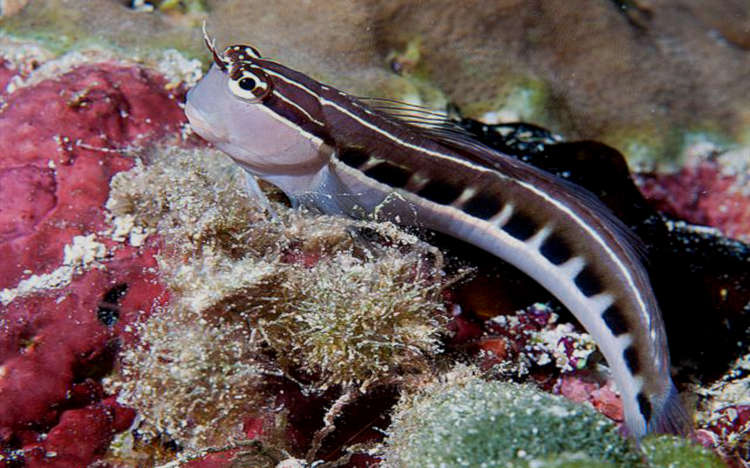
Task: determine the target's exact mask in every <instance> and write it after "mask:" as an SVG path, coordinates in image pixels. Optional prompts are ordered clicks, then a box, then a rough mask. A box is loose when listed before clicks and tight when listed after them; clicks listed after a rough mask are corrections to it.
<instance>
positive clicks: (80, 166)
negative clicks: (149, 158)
mask: <svg viewBox="0 0 750 468" xmlns="http://www.w3.org/2000/svg"><path fill="white" fill-rule="evenodd" d="M165 84H166V82H165V80H164V79H162V78H160V77H159V76H157V75H155V74H154V73H152V72H149V71H147V70H145V69H142V68H138V67H125V66H118V65H115V64H98V65H87V66H82V67H79V68H77V69H74V70H72V71H70V72H68V73H65V74H64V75H62V76H60V77H57V78H54V79H49V80H45V81H42V82H41V83H39V84H36V85H34V86H29V87H24V88H21V89H18V90H17V91H15V92H14V93H12V94H11V95H10V96H8V98H7V101H6V107H5V108H4V110H3V111H2V113H0V135H3V136H4V137H3V138H0V155H2V160H1V161H0V171H1V172H0V173H2V174H7V173H8V171H13V170H14V171H22V172H23V171H25V172H26V173H27V179H28V180H26V181H17V182H16V184H19V185H18V186H17V187H14V188H15V189H18V190H19V191H18V192H14V196H12V197H11V198H3V212H4V213H6V212H7V210H8V209H10V208H11V207H13V208H12V209H13V211H14V212H22V213H33V214H34V215H36V216H37V217H39V216H43V217H44V218H45V220H44V222H41V223H40V224H39V225H38V226H36V227H35V228H34V229H33V233H29V234H28V235H26V236H24V237H23V238H21V239H16V240H13V239H8V241H7V242H2V243H0V271H2V272H3V275H2V276H0V288H7V287H11V286H13V285H15V284H16V283H18V281H19V280H20V279H21V278H22V276H23V271H24V270H32V271H33V272H34V273H35V274H40V273H47V272H49V271H51V270H53V269H54V268H56V267H57V266H58V265H57V263H58V262H59V259H60V258H61V252H62V247H63V246H64V245H66V244H69V243H70V241H71V239H72V238H73V237H74V236H76V235H80V234H84V233H90V232H96V231H99V230H102V229H104V228H105V225H104V214H103V211H102V207H103V205H104V203H105V202H106V200H107V195H108V193H109V180H110V178H111V177H112V175H113V174H115V173H116V172H119V171H121V170H126V169H129V168H130V167H131V166H132V160H131V159H130V158H127V157H124V156H123V155H121V154H120V153H117V152H110V151H111V150H112V149H119V148H126V147H128V146H134V145H138V144H146V143H148V142H149V141H154V140H156V139H158V138H160V137H162V136H164V135H166V134H168V133H173V132H176V131H177V130H178V129H179V127H180V125H181V124H182V123H183V122H184V120H185V117H184V115H183V112H182V109H180V107H179V106H178V105H177V99H176V96H175V95H173V94H172V93H171V92H169V91H167V90H166V89H165ZM50 169H52V170H53V171H52V172H51V173H50V172H49V170H50ZM53 188H54V189H55V192H54V193H55V196H56V197H58V198H57V200H56V204H55V206H54V209H52V208H50V209H51V210H52V211H49V210H47V212H43V213H42V212H41V209H39V208H32V205H37V204H39V203H47V204H49V203H50V200H49V197H48V199H47V200H46V202H45V201H43V200H37V199H35V198H32V197H31V195H30V193H29V191H28V190H30V189H31V190H37V191H41V192H42V193H48V192H49V191H50V190H52V189H53ZM3 190H4V191H6V190H10V188H8V189H3ZM7 216H8V215H5V214H4V215H3V217H2V218H0V219H1V220H2V221H3V224H2V225H0V232H2V233H3V234H4V235H6V236H7V235H8V234H6V233H11V232H16V231H18V230H19V229H24V226H27V227H26V228H25V229H30V228H29V227H28V225H30V224H31V223H32V221H36V222H39V221H40V219H37V218H35V217H33V216H30V215H26V217H27V218H29V220H28V221H26V222H24V223H20V224H21V225H20V226H17V224H19V223H18V222H17V221H16V220H13V219H7Z"/></svg>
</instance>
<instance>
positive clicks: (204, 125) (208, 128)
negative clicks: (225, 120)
mask: <svg viewBox="0 0 750 468" xmlns="http://www.w3.org/2000/svg"><path fill="white" fill-rule="evenodd" d="M185 115H186V116H187V119H188V122H189V123H190V127H191V128H192V129H193V131H194V132H195V133H197V134H198V135H200V137H201V138H203V139H204V140H207V141H210V142H211V143H218V142H222V141H227V136H228V135H227V132H226V130H224V131H222V129H221V128H219V126H217V125H215V124H211V123H210V119H208V118H207V117H206V116H205V114H203V113H202V112H201V111H200V110H198V108H196V107H195V106H194V105H192V104H191V103H190V99H189V98H188V102H187V103H185Z"/></svg>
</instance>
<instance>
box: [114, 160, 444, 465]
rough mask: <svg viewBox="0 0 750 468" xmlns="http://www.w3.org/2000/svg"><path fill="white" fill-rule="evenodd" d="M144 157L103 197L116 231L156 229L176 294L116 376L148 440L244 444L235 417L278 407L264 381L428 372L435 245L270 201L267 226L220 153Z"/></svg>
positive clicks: (357, 379) (366, 379) (436, 323)
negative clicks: (235, 440) (272, 212)
mask: <svg viewBox="0 0 750 468" xmlns="http://www.w3.org/2000/svg"><path fill="white" fill-rule="evenodd" d="M147 159H148V160H149V161H148V163H147V164H138V165H136V167H134V168H133V169H132V170H130V171H128V172H123V173H120V174H118V175H117V176H116V177H115V178H113V181H112V184H111V186H112V192H111V195H110V200H109V201H108V203H107V208H108V209H109V210H110V213H111V217H112V223H113V225H114V226H115V229H114V231H115V232H114V234H113V235H114V236H115V238H117V239H119V240H126V239H131V240H132V238H133V235H132V233H133V232H138V233H141V234H142V235H149V234H151V233H157V234H159V235H160V242H161V245H162V249H161V254H160V256H159V267H160V271H161V274H162V280H163V281H164V282H165V283H166V284H167V286H168V287H169V289H170V292H171V298H170V303H169V304H168V305H166V306H164V307H162V308H160V309H158V310H156V311H155V312H154V313H153V315H152V316H151V317H150V318H149V319H147V320H146V321H144V322H143V323H141V324H140V325H139V330H138V331H139V333H138V335H139V339H140V342H139V343H138V344H137V345H135V346H132V347H130V348H128V349H126V350H125V351H124V352H123V354H122V359H121V366H120V373H119V375H118V376H116V377H113V379H112V382H111V383H112V387H113V388H116V389H118V390H119V400H120V401H122V402H123V403H125V404H127V405H129V406H131V407H133V408H135V409H136V410H137V411H138V413H139V417H140V418H141V423H140V427H139V428H138V432H139V433H140V434H139V435H140V436H141V437H145V438H146V439H148V438H149V437H150V438H152V439H153V438H155V437H157V436H159V437H167V438H169V439H172V440H174V441H176V442H177V443H178V445H179V446H180V447H183V448H185V449H188V450H192V451H198V450H201V449H203V448H208V447H216V446H219V445H222V442H226V441H227V440H229V438H231V437H241V436H242V431H241V429H242V423H243V418H248V417H252V416H256V415H258V414H263V411H264V409H267V408H268V407H270V406H271V405H272V404H273V397H274V395H269V394H268V390H267V389H268V386H267V385H264V383H266V382H267V378H268V376H274V378H276V379H278V378H283V377H287V378H289V379H291V380H294V379H292V377H291V375H295V376H299V375H306V377H305V378H304V379H303V380H304V381H305V387H306V388H305V389H303V390H305V391H314V392H318V391H322V390H324V389H326V388H329V387H331V386H334V385H342V386H345V387H348V388H352V386H357V387H358V388H359V389H360V390H362V391H366V389H367V387H368V385H370V384H377V383H379V382H393V381H394V380H396V379H397V378H398V376H401V375H403V374H404V373H407V374H408V373H414V372H420V371H422V370H424V369H426V368H427V367H428V365H429V362H430V359H431V357H432V356H433V355H434V354H435V353H437V352H438V351H439V335H440V333H441V332H442V330H443V327H442V325H443V324H444V323H445V321H446V320H447V318H446V315H445V313H444V310H443V308H442V303H441V296H440V293H441V290H442V287H443V286H442V285H443V282H442V281H443V280H442V278H443V276H442V272H441V270H440V266H441V262H442V258H441V257H440V254H439V252H437V251H436V250H435V249H434V248H432V247H431V246H429V245H427V244H425V243H423V242H421V241H419V240H417V239H416V238H414V237H413V236H410V235H408V234H406V233H404V232H403V231H400V230H399V229H397V228H395V227H394V226H393V225H391V224H388V223H374V222H364V221H362V222H360V221H352V220H348V219H344V218H338V217H330V216H320V215H312V214H309V213H307V212H305V211H302V210H291V209H288V208H287V207H285V206H284V205H282V204H279V203H273V209H274V210H275V211H276V212H277V216H278V219H273V218H271V217H270V216H267V215H266V214H265V213H264V212H263V211H262V210H261V208H260V207H259V205H258V203H256V202H255V201H254V200H252V199H250V198H249V197H248V196H247V195H246V193H245V190H244V174H243V173H242V172H241V170H240V169H238V168H237V167H236V166H235V165H234V164H233V163H232V162H231V161H229V160H228V159H227V158H226V157H224V156H223V155H221V154H219V153H217V152H215V151H210V150H205V149H201V150H185V149H168V150H165V149H158V150H154V151H153V152H152V153H151V154H150V155H148V158H147ZM128 231H130V233H128ZM143 233H145V234H143ZM294 381H296V380H294ZM266 414H267V413H266ZM277 422H278V421H277ZM280 443H281V442H280ZM281 444H282V445H283V443H281Z"/></svg>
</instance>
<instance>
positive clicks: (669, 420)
mask: <svg viewBox="0 0 750 468" xmlns="http://www.w3.org/2000/svg"><path fill="white" fill-rule="evenodd" d="M647 430H648V432H658V433H660V434H677V435H687V434H690V433H691V432H692V431H693V421H692V419H691V418H690V415H689V414H688V412H687V411H686V410H685V406H684V405H683V404H682V400H681V399H680V395H679V393H677V389H676V388H675V387H674V385H671V388H670V389H669V392H668V393H667V396H666V398H664V400H663V402H662V403H661V404H658V405H654V412H653V414H652V416H651V420H650V421H649V422H648V429H647Z"/></svg>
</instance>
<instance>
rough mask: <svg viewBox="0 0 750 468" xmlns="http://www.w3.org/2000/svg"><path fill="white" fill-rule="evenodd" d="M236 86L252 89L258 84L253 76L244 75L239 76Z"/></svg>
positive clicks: (246, 89) (247, 89)
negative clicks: (242, 76)
mask: <svg viewBox="0 0 750 468" xmlns="http://www.w3.org/2000/svg"><path fill="white" fill-rule="evenodd" d="M237 86H239V87H240V88H242V89H244V90H245V91H252V90H254V89H255V87H256V86H258V82H257V81H255V80H254V79H253V78H250V77H245V78H241V79H240V81H238V82H237Z"/></svg>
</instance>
